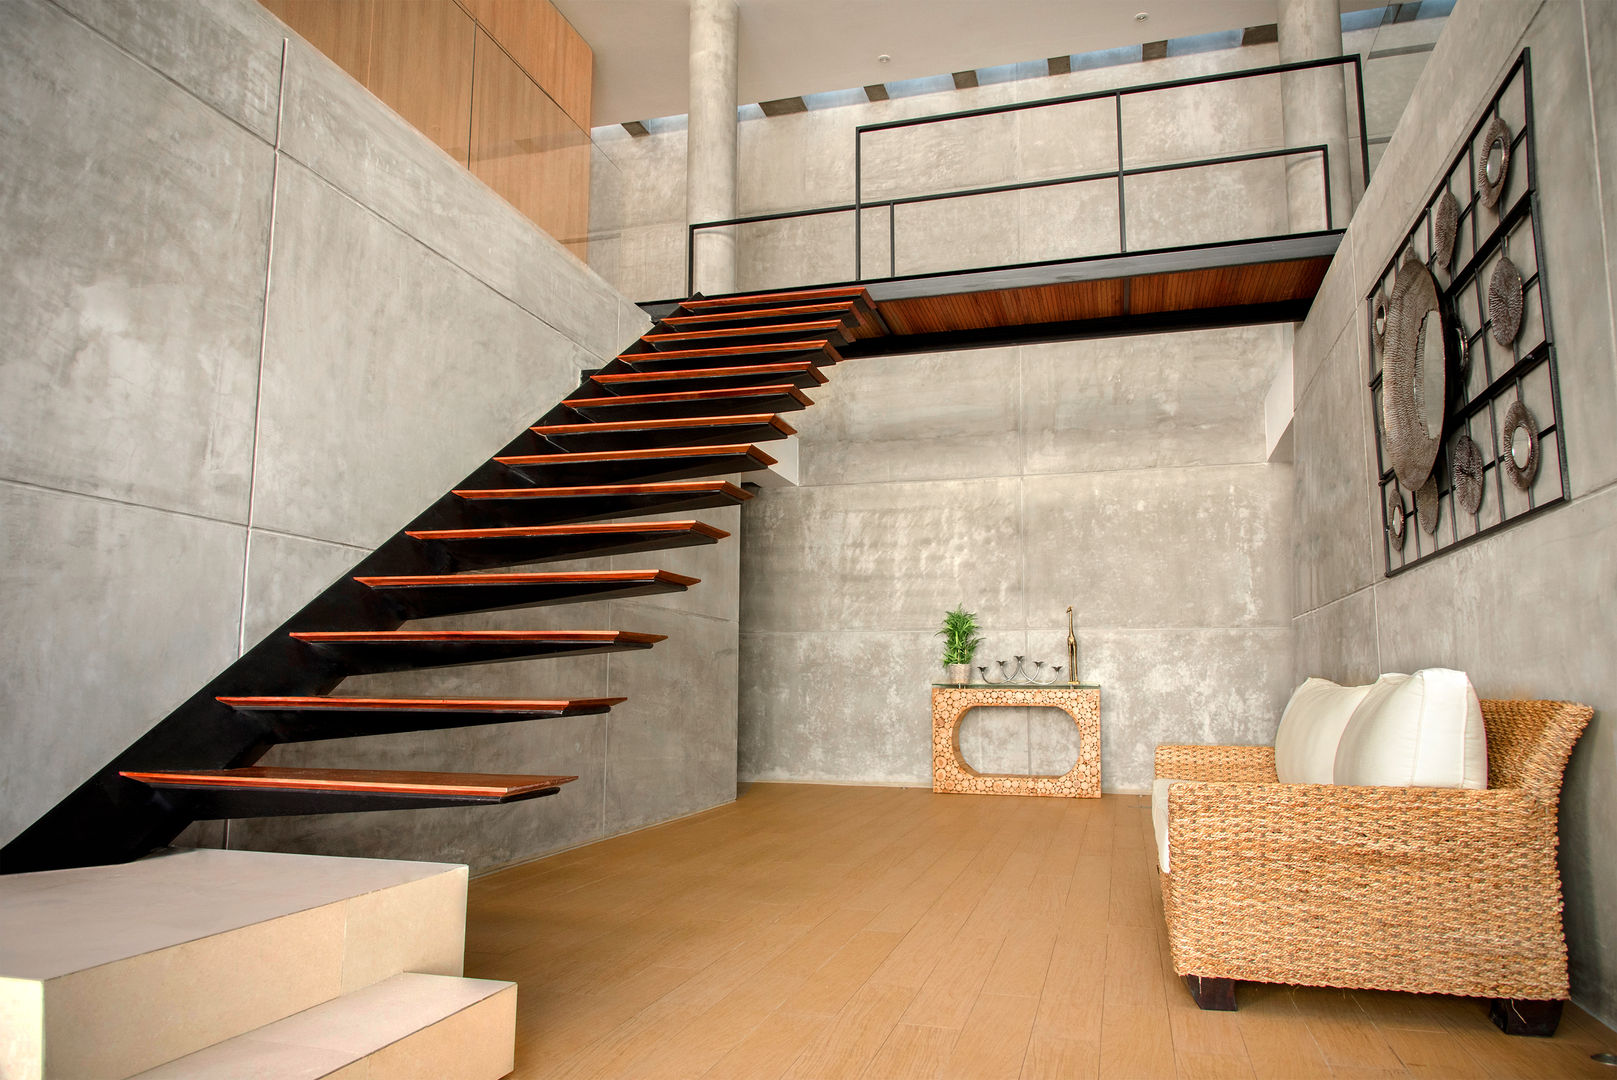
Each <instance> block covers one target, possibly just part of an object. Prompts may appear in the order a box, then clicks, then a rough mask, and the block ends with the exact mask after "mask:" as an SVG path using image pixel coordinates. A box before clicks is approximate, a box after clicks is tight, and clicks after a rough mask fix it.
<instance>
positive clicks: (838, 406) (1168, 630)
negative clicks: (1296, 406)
mask: <svg viewBox="0 0 1617 1080" xmlns="http://www.w3.org/2000/svg"><path fill="white" fill-rule="evenodd" d="M1288 338H1289V333H1288V330H1287V329H1286V328H1282V327H1273V326H1271V327H1250V328H1244V329H1235V330H1219V331H1202V332H1197V333H1187V334H1175V335H1158V336H1146V337H1133V338H1117V339H1111V340H1104V341H1092V342H1075V343H1064V344H1059V345H1039V346H1027V347H1021V348H1007V349H998V350H982V351H973V352H957V353H949V354H942V355H934V356H916V357H897V358H889V359H868V360H855V361H848V362H846V363H844V364H842V365H839V366H838V367H837V369H836V370H835V372H834V373H833V379H832V381H831V383H830V384H829V385H828V386H826V387H822V388H821V389H820V390H819V391H818V392H817V393H816V395H815V396H816V398H817V400H818V404H816V406H815V408H814V409H813V410H811V411H809V412H808V413H806V414H803V419H802V421H801V425H800V430H801V433H802V436H801V437H802V447H801V455H802V470H803V486H801V487H799V488H785V489H770V490H767V491H764V492H762V493H761V494H760V495H759V496H758V498H757V499H755V500H754V501H753V502H751V503H749V504H747V506H746V508H745V509H744V511H743V514H742V538H743V553H742V593H741V595H742V622H741V625H742V634H741V735H740V755H741V766H740V771H741V775H742V776H743V777H744V778H749V779H768V780H814V781H835V782H849V783H888V784H930V783H931V775H932V773H931V768H932V766H931V703H930V697H929V689H928V684H929V683H931V682H932V681H934V680H936V679H940V678H942V675H943V671H942V668H941V667H940V666H939V655H940V652H941V644H940V642H939V639H938V638H937V637H935V636H934V632H935V631H936V629H937V627H938V624H939V623H940V621H941V619H942V616H943V612H944V611H945V610H946V609H948V608H952V607H953V606H955V605H956V604H957V603H964V604H965V606H966V608H967V609H968V610H971V611H975V612H976V613H977V614H978V616H979V618H980V619H981V621H982V624H983V626H984V628H985V636H986V637H987V641H986V643H985V644H984V645H983V647H982V649H981V650H980V652H979V654H978V655H979V662H985V661H987V660H990V659H998V658H1003V657H1010V656H1013V655H1016V654H1022V655H1025V656H1027V657H1028V659H1029V662H1030V663H1031V661H1032V660H1034V659H1042V660H1046V661H1052V662H1056V663H1064V662H1065V658H1066V645H1065V642H1066V615H1065V610H1066V607H1067V605H1068V604H1071V605H1073V607H1074V613H1075V616H1076V620H1077V625H1078V640H1079V658H1078V670H1079V674H1080V678H1081V679H1083V680H1084V681H1087V682H1098V683H1100V685H1101V688H1102V689H1101V729H1102V743H1101V745H1102V764H1101V777H1102V784H1103V786H1104V787H1105V788H1106V790H1108V791H1140V790H1144V789H1146V788H1148V787H1149V786H1150V779H1151V771H1152V763H1151V758H1152V752H1153V750H1154V748H1155V747H1156V745H1157V744H1158V743H1164V742H1198V743H1200V742H1261V741H1264V740H1265V739H1272V737H1273V733H1274V729H1275V727H1276V725H1277V724H1278V722H1279V719H1280V709H1281V707H1282V706H1283V705H1284V704H1285V701H1286V697H1287V695H1288V694H1289V692H1290V689H1291V673H1292V666H1293V665H1292V656H1291V631H1290V627H1289V622H1290V615H1291V608H1290V605H1291V581H1290V573H1289V564H1290V551H1291V542H1292V541H1291V491H1292V476H1291V467H1290V466H1289V465H1272V464H1267V463H1266V462H1265V453H1264V445H1265V443H1264V417H1263V399H1264V393H1265V391H1266V389H1267V388H1268V385H1269V382H1270V379H1271V377H1272V375H1273V373H1274V371H1275V369H1276V367H1277V366H1279V365H1280V364H1281V363H1282V362H1283V361H1284V360H1285V359H1286V353H1287V348H1288V344H1289V342H1288ZM1075 734H1076V733H1075V731H1074V730H1073V728H1072V725H1071V722H1070V721H1067V722H1065V723H1063V722H1062V721H1061V719H1060V717H1059V714H1053V713H1049V712H1047V711H1035V712H1034V713H1032V714H1031V715H1027V714H1022V713H1020V712H1017V711H1014V710H999V709H995V710H992V711H985V712H981V713H977V714H972V717H971V718H969V719H968V720H967V726H966V728H964V729H963V736H962V742H963V750H964V752H965V754H966V757H967V760H968V761H970V762H971V763H972V764H974V765H976V766H977V767H978V768H979V769H983V770H986V771H995V772H998V771H1003V772H1020V773H1028V772H1039V773H1050V772H1055V773H1059V772H1063V771H1065V770H1066V768H1067V767H1069V766H1070V765H1071V763H1072V761H1073V760H1074V758H1075V757H1076V754H1077V744H1076V742H1075Z"/></svg>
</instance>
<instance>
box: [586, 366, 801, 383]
mask: <svg viewBox="0 0 1617 1080" xmlns="http://www.w3.org/2000/svg"><path fill="white" fill-rule="evenodd" d="M771 375H800V376H806V377H808V378H811V379H813V380H814V381H815V382H817V383H824V382H825V381H826V375H825V372H823V371H821V370H820V369H819V367H818V366H816V365H814V364H811V363H809V362H808V361H806V360H803V361H797V362H795V363H784V364H752V365H749V366H747V367H711V368H684V369H681V370H677V371H668V370H659V371H628V372H623V373H621V374H617V375H591V376H590V381H591V382H594V383H599V384H601V385H602V386H620V385H625V384H630V383H646V382H695V381H697V380H700V379H743V378H754V377H756V378H764V377H766V376H771Z"/></svg>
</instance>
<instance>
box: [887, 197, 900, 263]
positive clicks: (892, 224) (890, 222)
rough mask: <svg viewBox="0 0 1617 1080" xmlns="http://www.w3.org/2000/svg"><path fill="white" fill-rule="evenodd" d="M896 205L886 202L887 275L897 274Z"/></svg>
mask: <svg viewBox="0 0 1617 1080" xmlns="http://www.w3.org/2000/svg"><path fill="white" fill-rule="evenodd" d="M897 217H898V206H897V204H895V203H888V204H887V276H888V277H897V276H898V220H897Z"/></svg>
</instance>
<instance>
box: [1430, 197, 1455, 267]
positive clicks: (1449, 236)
mask: <svg viewBox="0 0 1617 1080" xmlns="http://www.w3.org/2000/svg"><path fill="white" fill-rule="evenodd" d="M1459 226H1460V200H1459V199H1456V198H1455V197H1454V192H1452V191H1450V190H1449V189H1448V188H1444V189H1443V194H1442V195H1439V196H1438V198H1437V209H1436V211H1434V216H1433V218H1432V254H1433V255H1436V256H1437V265H1438V266H1439V267H1441V268H1443V269H1444V270H1447V269H1448V268H1449V264H1450V263H1452V262H1454V240H1455V237H1456V234H1457V233H1458V231H1459Z"/></svg>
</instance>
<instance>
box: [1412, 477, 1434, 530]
mask: <svg viewBox="0 0 1617 1080" xmlns="http://www.w3.org/2000/svg"><path fill="white" fill-rule="evenodd" d="M1415 520H1416V521H1418V522H1420V527H1421V531H1422V532H1424V533H1425V534H1426V535H1427V536H1436V535H1437V526H1438V520H1437V477H1435V476H1428V477H1427V478H1426V483H1424V484H1422V485H1421V486H1420V487H1418V488H1416V489H1415Z"/></svg>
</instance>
